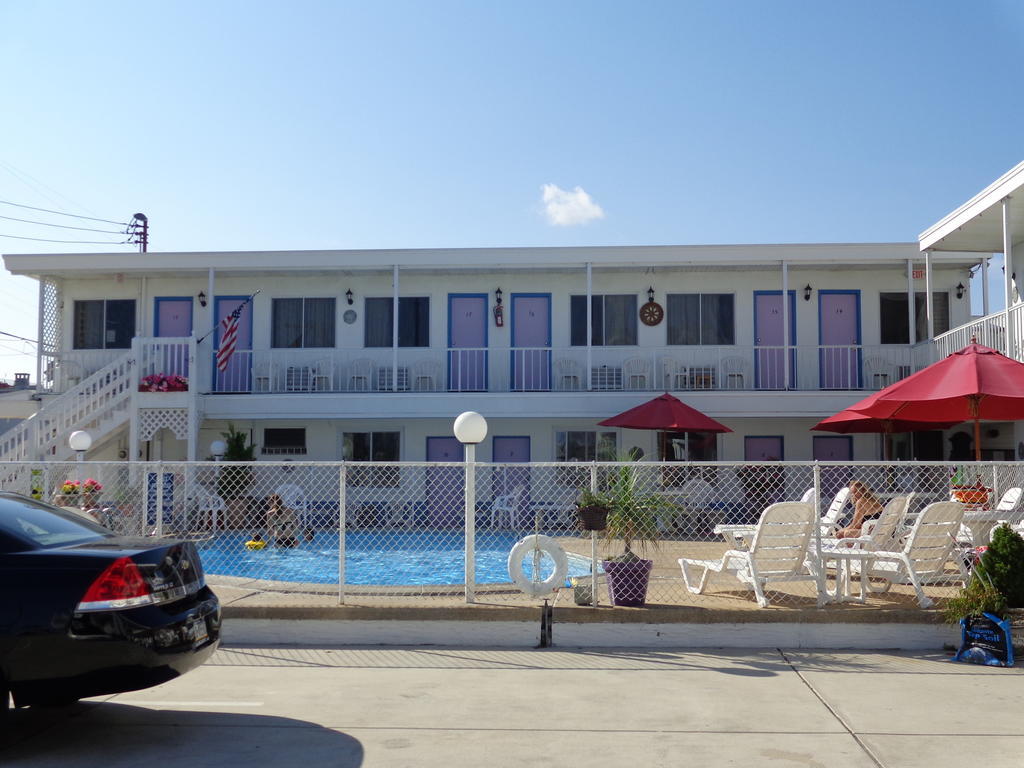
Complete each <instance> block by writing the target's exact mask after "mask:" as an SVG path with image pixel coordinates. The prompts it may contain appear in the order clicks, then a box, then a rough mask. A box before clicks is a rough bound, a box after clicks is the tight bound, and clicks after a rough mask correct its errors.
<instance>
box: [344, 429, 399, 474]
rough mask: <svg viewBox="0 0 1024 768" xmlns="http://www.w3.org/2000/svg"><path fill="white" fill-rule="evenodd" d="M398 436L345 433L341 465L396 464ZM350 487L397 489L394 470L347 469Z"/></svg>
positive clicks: (390, 434)
mask: <svg viewBox="0 0 1024 768" xmlns="http://www.w3.org/2000/svg"><path fill="white" fill-rule="evenodd" d="M400 438H401V435H400V433H398V432H345V433H344V434H343V435H342V452H341V453H342V458H343V459H344V460H345V461H398V460H399V459H400V458H401V457H400V456H399V446H400V444H401V440H400ZM346 479H347V480H348V483H349V484H350V485H371V486H397V485H398V467H350V468H349V470H348V475H347V478H346Z"/></svg>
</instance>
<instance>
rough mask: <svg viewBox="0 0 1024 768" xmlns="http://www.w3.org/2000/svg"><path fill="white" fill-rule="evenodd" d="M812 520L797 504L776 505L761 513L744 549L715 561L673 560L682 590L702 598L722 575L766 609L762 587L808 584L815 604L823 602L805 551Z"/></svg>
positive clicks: (808, 507)
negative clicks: (749, 591) (781, 583)
mask: <svg viewBox="0 0 1024 768" xmlns="http://www.w3.org/2000/svg"><path fill="white" fill-rule="evenodd" d="M817 521H818V515H817V513H816V512H815V511H814V507H813V506H811V505H810V504H806V503H804V502H800V501H780V502H778V503H776V504H772V505H771V506H770V507H768V509H766V510H765V511H764V512H763V513H762V514H761V520H760V522H758V524H757V529H756V530H755V532H754V540H753V543H752V544H751V545H750V549H749V550H741V549H730V550H728V551H727V552H726V553H725V554H724V555H723V556H722V559H721V561H718V560H694V559H691V558H687V557H681V558H679V566H680V568H682V571H683V581H684V582H685V584H686V588H687V589H688V590H690V591H691V592H693V593H694V594H695V595H699V594H703V592H704V588H705V587H706V586H707V582H708V579H709V577H710V576H711V575H712V574H720V575H723V576H724V575H728V576H730V577H732V578H735V579H738V580H739V581H740V583H742V584H745V585H747V587H748V588H749V589H753V590H754V594H755V596H756V597H757V604H758V605H760V606H761V607H762V608H766V607H767V606H768V598H767V597H765V594H764V588H765V585H767V584H768V582H779V581H813V582H815V584H816V585H817V590H818V605H819V606H821V605H823V604H824V603H825V602H826V593H825V582H824V579H823V577H822V575H821V571H820V569H818V568H809V567H808V564H807V548H808V546H809V545H810V541H811V534H812V533H813V532H814V525H815V524H816V523H817Z"/></svg>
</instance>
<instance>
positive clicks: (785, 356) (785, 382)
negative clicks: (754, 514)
mask: <svg viewBox="0 0 1024 768" xmlns="http://www.w3.org/2000/svg"><path fill="white" fill-rule="evenodd" d="M791 343H792V339H790V338H789V265H788V264H787V263H786V262H782V386H783V389H789V385H790V381H789V345H790V344H791ZM686 458H687V460H689V458H690V457H689V455H687V457H686Z"/></svg>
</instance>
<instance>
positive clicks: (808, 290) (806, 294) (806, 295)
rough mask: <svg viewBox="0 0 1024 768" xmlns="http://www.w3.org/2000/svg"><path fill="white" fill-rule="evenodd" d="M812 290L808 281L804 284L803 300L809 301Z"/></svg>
mask: <svg viewBox="0 0 1024 768" xmlns="http://www.w3.org/2000/svg"><path fill="white" fill-rule="evenodd" d="M812 290H813V289H812V288H811V284H810V283H808V284H807V285H805V286H804V301H810V300H811V291H812Z"/></svg>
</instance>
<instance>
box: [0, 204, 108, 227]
mask: <svg viewBox="0 0 1024 768" xmlns="http://www.w3.org/2000/svg"><path fill="white" fill-rule="evenodd" d="M0 204H3V205H13V206H14V207H15V208H27V209H28V210H30V211H42V212H43V213H53V214H56V215H58V216H71V217H73V218H76V219H87V220H89V221H102V222H103V223H104V224H119V225H121V226H122V227H125V226H128V223H127V222H124V221H111V220H110V219H97V218H95V217H93V216H79V215H78V214H77V213H64V211H53V210H50V209H49V208H36V207H35V206H33V205H22V204H21V203H12V202H10V201H9V200H0Z"/></svg>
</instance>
